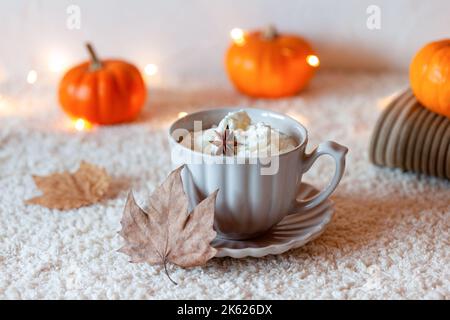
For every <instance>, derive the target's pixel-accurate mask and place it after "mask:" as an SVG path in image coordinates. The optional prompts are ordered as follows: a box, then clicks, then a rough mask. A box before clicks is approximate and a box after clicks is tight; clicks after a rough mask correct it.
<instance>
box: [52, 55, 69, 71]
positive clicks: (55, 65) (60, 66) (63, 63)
mask: <svg viewBox="0 0 450 320" xmlns="http://www.w3.org/2000/svg"><path fill="white" fill-rule="evenodd" d="M66 67H67V60H66V58H65V57H64V56H63V55H62V54H61V53H59V52H53V53H52V54H51V55H50V57H49V60H48V68H49V69H50V71H51V72H54V73H59V72H61V71H63V70H64V69H66Z"/></svg>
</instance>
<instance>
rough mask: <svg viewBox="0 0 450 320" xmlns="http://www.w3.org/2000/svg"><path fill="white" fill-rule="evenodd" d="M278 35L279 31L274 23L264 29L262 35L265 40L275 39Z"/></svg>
mask: <svg viewBox="0 0 450 320" xmlns="http://www.w3.org/2000/svg"><path fill="white" fill-rule="evenodd" d="M277 36H278V31H277V29H276V28H275V26H274V25H272V24H269V25H268V26H267V27H265V28H264V29H263V31H262V37H263V39H264V40H273V39H275V38H276V37H277Z"/></svg>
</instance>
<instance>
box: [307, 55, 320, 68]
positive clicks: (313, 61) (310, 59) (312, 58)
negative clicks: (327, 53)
mask: <svg viewBox="0 0 450 320" xmlns="http://www.w3.org/2000/svg"><path fill="white" fill-rule="evenodd" d="M306 62H307V63H308V64H309V65H310V66H311V67H314V68H317V67H318V66H319V65H320V60H319V57H318V56H316V55H314V54H310V55H309V56H307V57H306Z"/></svg>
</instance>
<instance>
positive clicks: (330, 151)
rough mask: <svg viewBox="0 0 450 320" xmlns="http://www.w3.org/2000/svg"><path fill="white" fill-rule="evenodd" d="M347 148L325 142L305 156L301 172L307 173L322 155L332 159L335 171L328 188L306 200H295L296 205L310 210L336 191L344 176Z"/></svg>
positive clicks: (331, 142)
mask: <svg viewBox="0 0 450 320" xmlns="http://www.w3.org/2000/svg"><path fill="white" fill-rule="evenodd" d="M347 151H348V148H347V147H344V146H342V145H340V144H338V143H336V142H333V141H326V142H322V143H321V144H319V146H318V147H317V148H316V149H314V150H313V152H311V153H310V154H305V155H304V159H303V161H304V162H303V172H302V173H305V172H306V171H308V170H309V169H310V168H311V166H312V165H313V164H314V162H315V161H316V160H317V158H319V157H320V156H322V155H330V156H331V157H333V159H334V162H335V163H336V169H335V171H334V176H333V179H332V180H331V182H330V183H329V184H328V186H327V187H326V188H325V189H323V190H322V191H320V192H319V193H318V194H316V195H315V196H313V197H312V198H309V199H306V200H299V199H296V200H297V203H299V204H300V205H302V207H303V208H305V209H311V208H314V207H315V206H317V205H319V204H321V203H322V202H323V201H325V200H326V199H327V198H328V197H329V196H330V195H331V194H332V193H333V191H334V189H336V187H337V185H338V184H339V181H341V178H342V175H343V174H344V169H345V155H346V154H347Z"/></svg>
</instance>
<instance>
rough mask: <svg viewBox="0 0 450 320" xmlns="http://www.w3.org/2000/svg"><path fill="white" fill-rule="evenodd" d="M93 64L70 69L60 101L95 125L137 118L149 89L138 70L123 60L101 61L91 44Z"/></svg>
mask: <svg viewBox="0 0 450 320" xmlns="http://www.w3.org/2000/svg"><path fill="white" fill-rule="evenodd" d="M86 46H87V49H88V51H89V53H90V55H91V61H87V62H84V63H82V64H80V65H77V66H75V67H73V68H72V69H70V70H69V71H68V72H67V73H66V74H65V75H64V77H63V78H62V80H61V81H60V84H59V92H58V95H59V102H60V104H61V106H62V108H63V109H64V111H65V112H66V113H67V114H69V115H70V116H71V117H73V118H82V119H85V120H87V121H89V122H91V123H96V124H115V123H121V122H127V121H131V120H133V119H135V118H136V117H137V115H138V114H139V112H140V111H141V109H142V107H143V106H144V103H145V99H146V96H147V90H146V87H145V83H144V80H143V79H142V76H141V73H140V72H139V70H138V69H137V68H136V67H135V66H134V65H132V64H130V63H128V62H125V61H123V60H103V61H100V60H99V59H98V57H97V55H96V53H95V51H94V49H93V47H92V46H91V45H90V44H87V45H86Z"/></svg>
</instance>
